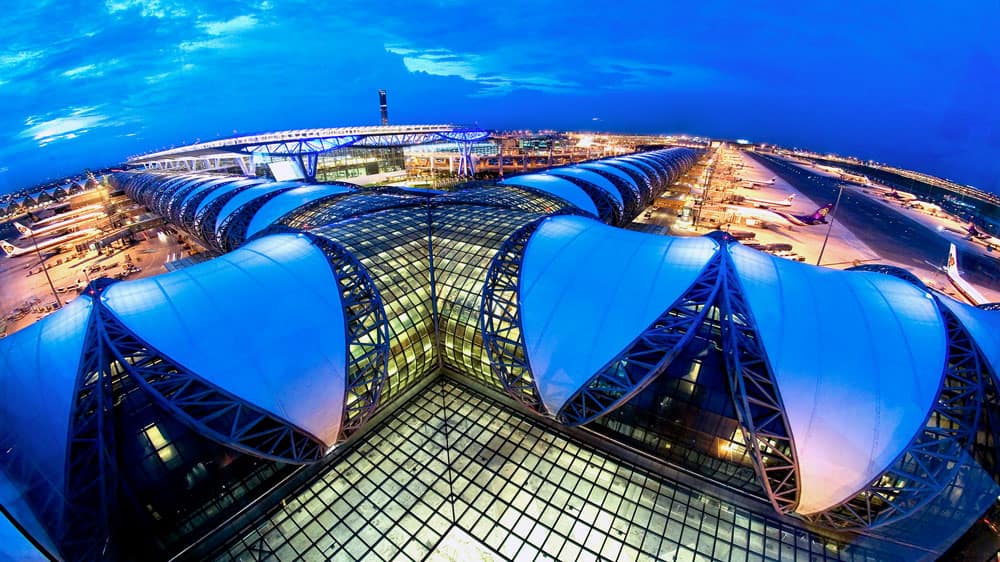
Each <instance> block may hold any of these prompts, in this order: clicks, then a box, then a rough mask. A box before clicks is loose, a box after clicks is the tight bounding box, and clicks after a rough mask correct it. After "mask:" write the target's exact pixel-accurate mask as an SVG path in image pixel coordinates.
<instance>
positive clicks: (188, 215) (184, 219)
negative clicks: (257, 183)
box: [177, 183, 254, 233]
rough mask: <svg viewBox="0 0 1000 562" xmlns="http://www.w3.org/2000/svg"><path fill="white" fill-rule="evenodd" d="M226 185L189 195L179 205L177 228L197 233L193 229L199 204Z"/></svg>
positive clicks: (207, 188)
mask: <svg viewBox="0 0 1000 562" xmlns="http://www.w3.org/2000/svg"><path fill="white" fill-rule="evenodd" d="M226 185H229V184H228V183H219V184H215V185H212V186H209V187H205V188H204V189H201V190H199V191H197V192H195V193H194V194H193V195H191V196H190V197H188V198H187V199H185V200H184V202H183V203H181V208H180V209H179V212H178V215H179V217H180V221H179V222H178V223H177V226H180V227H181V228H184V229H186V230H188V232H191V233H193V232H197V231H196V230H195V228H196V225H197V224H198V222H197V221H198V207H200V206H201V203H202V202H203V201H204V200H205V199H207V198H208V196H209V195H211V194H212V193H214V192H215V191H216V190H218V189H222V188H223V187H225V186H226ZM251 185H254V184H251Z"/></svg>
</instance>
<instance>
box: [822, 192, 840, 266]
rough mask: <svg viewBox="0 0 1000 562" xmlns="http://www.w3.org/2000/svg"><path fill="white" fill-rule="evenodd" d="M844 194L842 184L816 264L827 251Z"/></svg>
mask: <svg viewBox="0 0 1000 562" xmlns="http://www.w3.org/2000/svg"><path fill="white" fill-rule="evenodd" d="M843 194H844V184H840V191H838V192H837V200H836V201H835V202H834V203H833V210H832V211H830V224H829V225H828V226H827V227H826V236H824V237H823V246H822V247H820V249H819V257H818V258H816V265H819V262H820V261H821V260H822V259H823V252H824V251H826V241H827V240H829V239H830V231H831V230H833V221H834V219H835V218H836V215H837V207H839V206H840V196H841V195H843Z"/></svg>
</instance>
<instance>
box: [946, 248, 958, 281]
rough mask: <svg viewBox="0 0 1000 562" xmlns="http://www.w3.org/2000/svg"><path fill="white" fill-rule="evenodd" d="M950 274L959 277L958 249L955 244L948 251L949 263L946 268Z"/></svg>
mask: <svg viewBox="0 0 1000 562" xmlns="http://www.w3.org/2000/svg"><path fill="white" fill-rule="evenodd" d="M944 268H945V271H946V272H948V274H949V275H950V274H955V275H958V248H956V247H955V245H954V244H952V245H951V248H949V249H948V263H947V265H945V266H944Z"/></svg>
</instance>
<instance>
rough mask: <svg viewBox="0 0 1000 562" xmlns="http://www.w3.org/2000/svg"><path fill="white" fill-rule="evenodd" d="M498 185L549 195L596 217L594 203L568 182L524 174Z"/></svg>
mask: <svg viewBox="0 0 1000 562" xmlns="http://www.w3.org/2000/svg"><path fill="white" fill-rule="evenodd" d="M500 183H502V184H504V185H522V186H524V187H531V188H534V189H537V190H539V191H544V192H545V193H550V194H552V195H555V196H556V197H559V198H561V199H564V200H566V201H568V202H569V203H570V204H572V205H574V206H575V207H576V208H578V209H580V210H582V211H586V212H588V213H591V214H592V215H594V216H595V217H596V216H597V206H596V205H594V201H593V200H592V199H591V198H590V196H589V195H587V192H586V191H584V190H582V189H580V188H579V187H577V186H576V185H575V184H574V183H573V182H571V181H569V180H564V179H562V178H557V177H555V176H548V175H545V174H525V175H523V176H514V177H512V178H508V179H505V180H503V181H502V182H500Z"/></svg>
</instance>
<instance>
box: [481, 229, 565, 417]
mask: <svg viewBox="0 0 1000 562" xmlns="http://www.w3.org/2000/svg"><path fill="white" fill-rule="evenodd" d="M547 218H548V217H541V218H539V219H535V220H533V221H531V222H529V223H528V224H526V225H524V226H522V227H521V228H519V229H517V230H515V231H514V233H513V234H511V235H510V237H509V238H507V240H506V241H505V242H504V243H503V244H502V245H501V246H500V249H499V250H497V253H496V255H495V256H493V260H492V261H491V262H490V266H489V269H487V271H486V281H485V283H484V284H483V298H482V304H481V306H480V309H479V318H480V327H481V328H480V329H481V330H482V333H483V347H485V348H486V353H487V355H488V356H489V359H490V368H491V369H492V370H493V375H494V376H496V378H497V379H498V380H499V381H500V384H501V385H502V386H503V388H504V390H505V391H506V392H507V393H508V394H509V395H511V396H512V397H513V398H514V399H515V400H517V401H518V402H520V403H522V404H524V405H525V406H527V407H528V408H530V409H532V410H534V411H536V412H542V411H544V410H543V406H542V404H541V400H540V396H539V395H538V390H537V388H536V387H535V378H534V376H533V375H532V373H531V366H530V365H529V364H528V352H527V348H526V347H525V345H524V332H523V330H522V326H521V266H522V264H523V263H522V262H523V260H524V250H525V249H526V248H527V246H528V240H530V239H531V235H532V234H534V232H535V230H537V229H538V227H539V226H541V224H542V222H544V221H545V219H547Z"/></svg>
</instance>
